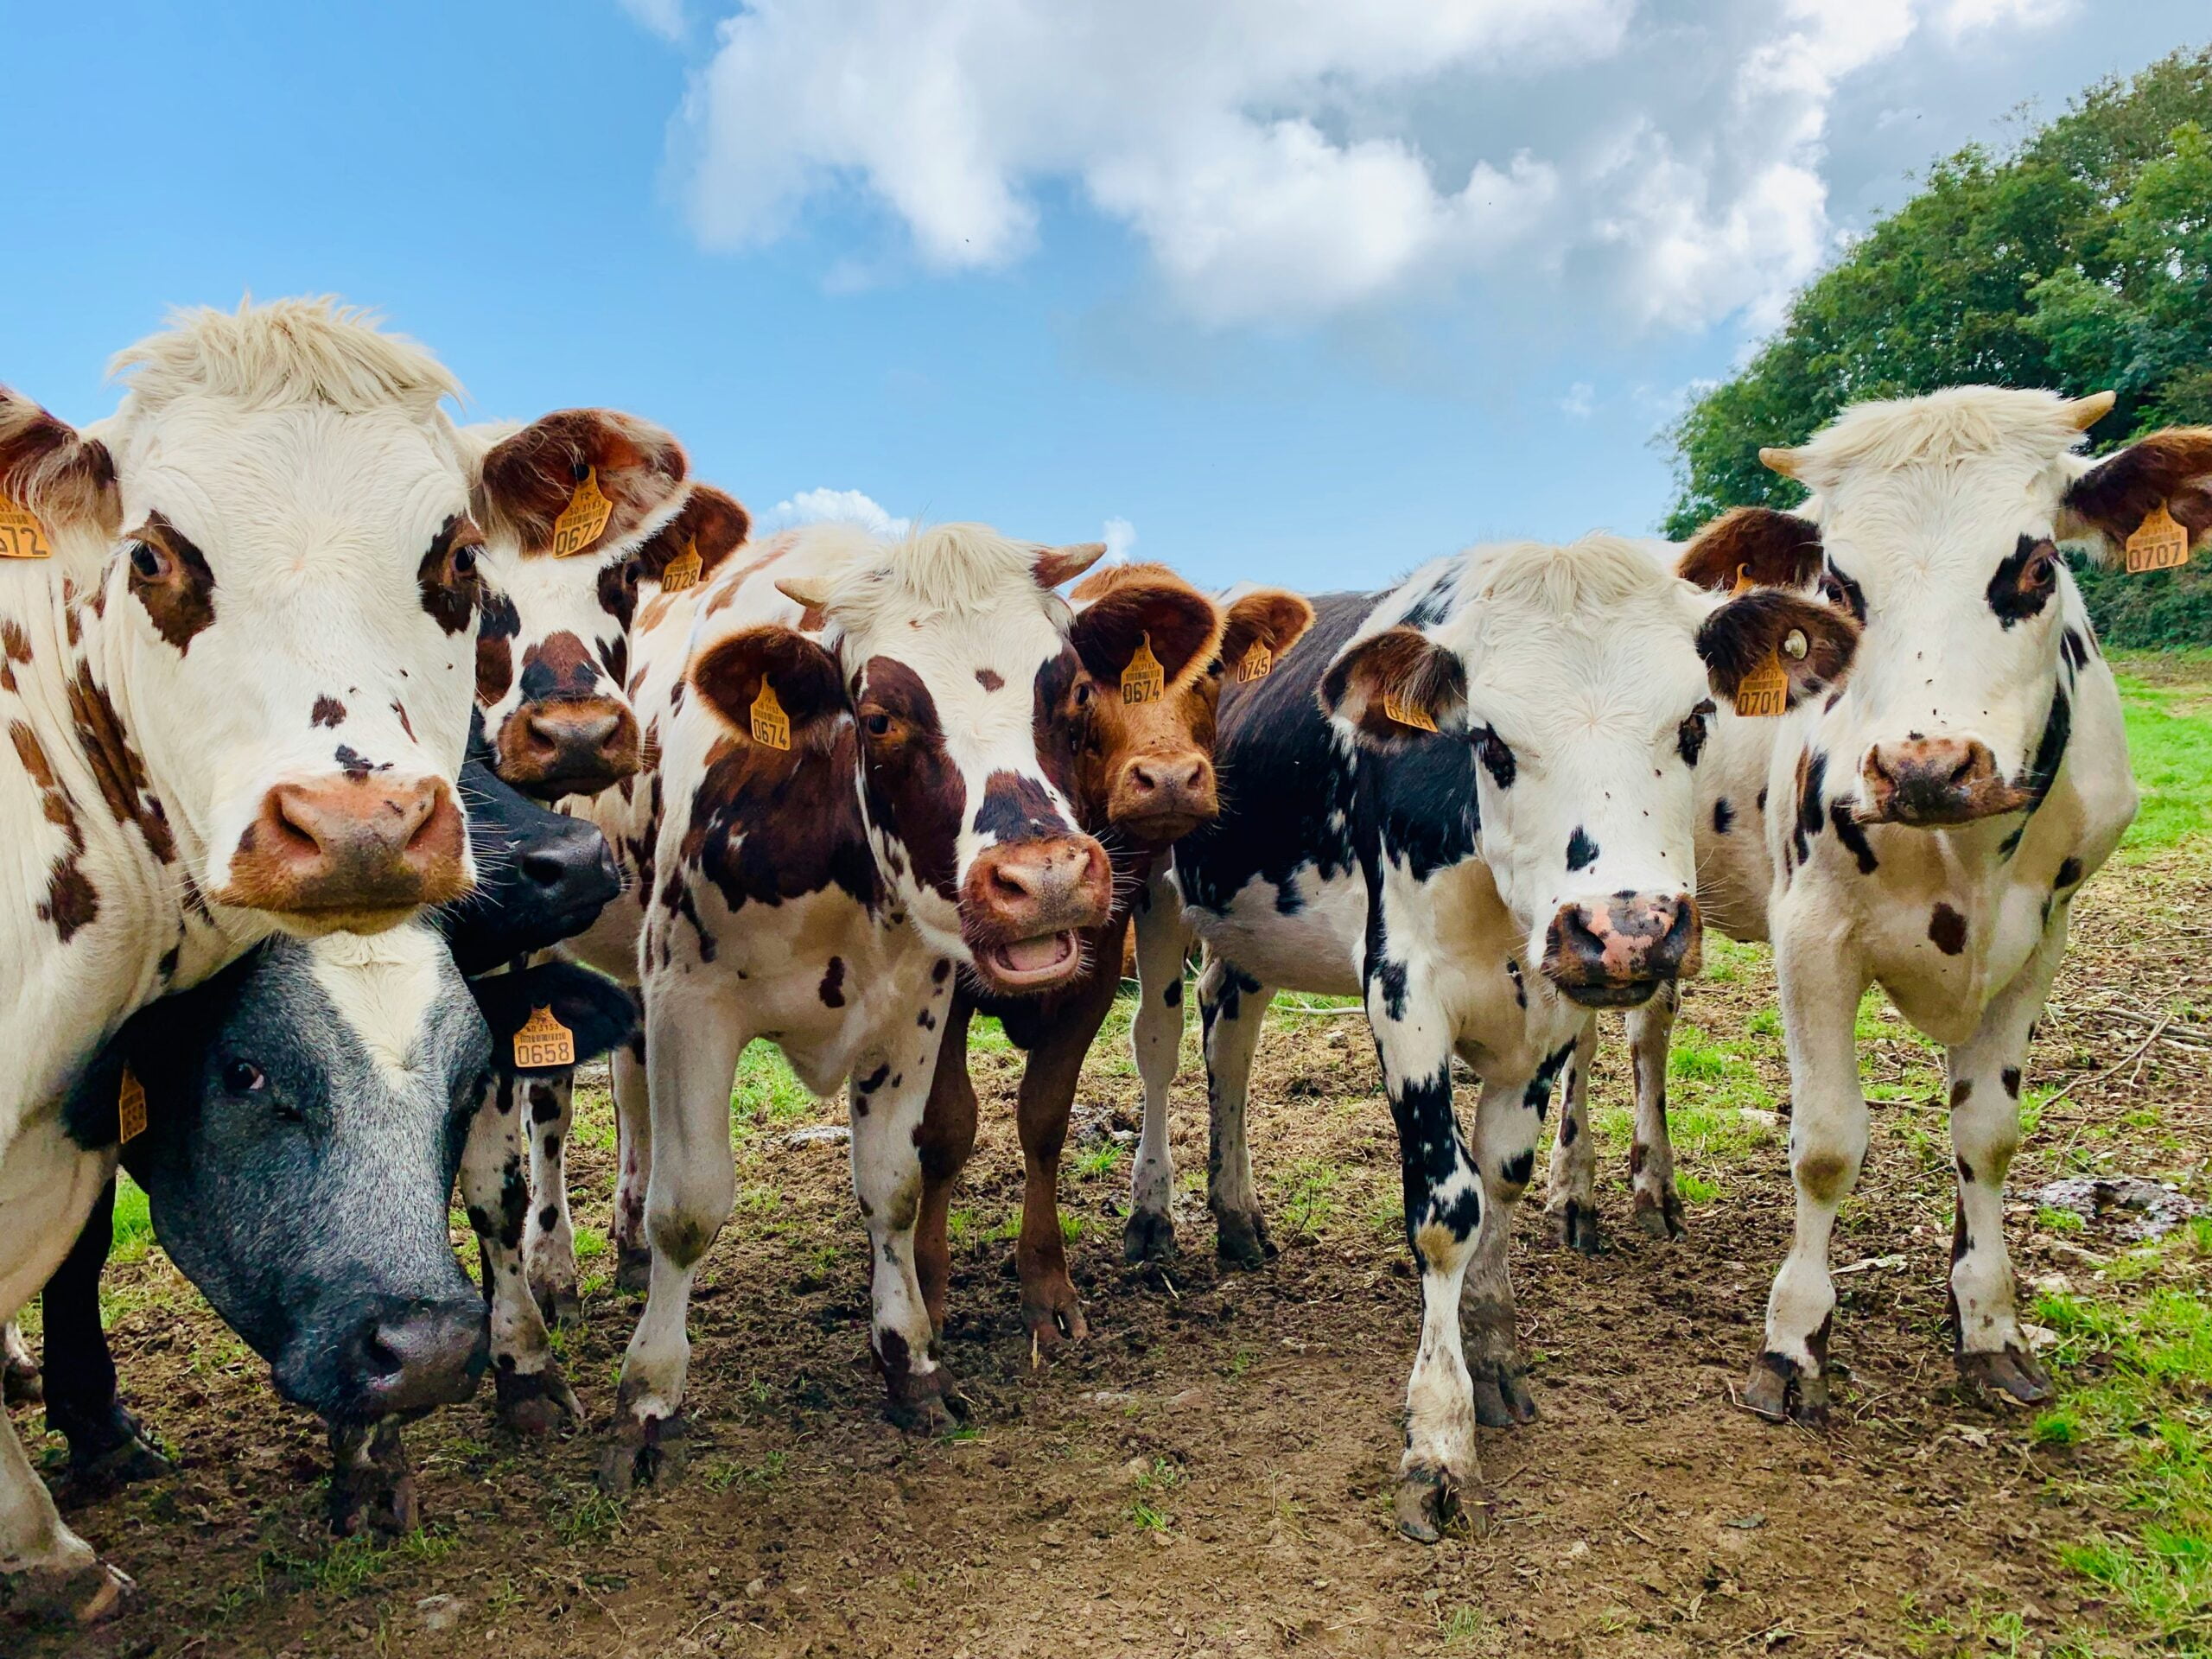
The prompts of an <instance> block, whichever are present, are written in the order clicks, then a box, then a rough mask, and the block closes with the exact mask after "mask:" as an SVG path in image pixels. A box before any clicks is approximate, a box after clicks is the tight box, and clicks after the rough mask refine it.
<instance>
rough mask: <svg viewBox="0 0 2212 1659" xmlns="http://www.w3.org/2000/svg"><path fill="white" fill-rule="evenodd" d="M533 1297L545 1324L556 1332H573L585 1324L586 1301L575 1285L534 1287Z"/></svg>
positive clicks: (532, 1288) (532, 1287) (531, 1290)
mask: <svg viewBox="0 0 2212 1659" xmlns="http://www.w3.org/2000/svg"><path fill="white" fill-rule="evenodd" d="M530 1294H531V1296H532V1297H533V1298H534V1299H535V1300H536V1301H537V1311H538V1313H540V1314H541V1315H543V1318H544V1320H545V1323H546V1324H547V1325H549V1326H550V1327H551V1328H552V1329H554V1330H556V1331H573V1330H575V1328H576V1327H577V1326H578V1325H582V1323H583V1322H584V1299H583V1298H582V1296H579V1295H578V1294H576V1287H575V1286H574V1285H548V1286H544V1287H540V1286H537V1285H532V1286H531V1287H530Z"/></svg>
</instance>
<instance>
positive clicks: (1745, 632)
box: [1697, 588, 1859, 709]
mask: <svg viewBox="0 0 2212 1659" xmlns="http://www.w3.org/2000/svg"><path fill="white" fill-rule="evenodd" d="M1793 632H1796V633H1798V634H1802V636H1803V638H1804V640H1805V655H1804V656H1802V657H1791V656H1789V655H1788V654H1786V653H1785V652H1783V650H1782V646H1783V644H1784V642H1785V641H1786V640H1787V639H1789V636H1790V634H1791V633H1793ZM1858 649H1859V624H1858V622H1857V621H1856V620H1853V617H1852V616H1851V614H1850V613H1848V612H1847V611H1840V610H1838V609H1837V608H1836V607H1834V606H1833V605H1828V604H1826V603H1824V602H1822V601H1819V600H1812V599H1806V598H1804V597H1803V596H1802V595H1801V594H1791V593H1783V592H1781V591H1778V590H1777V589H1772V588H1761V589H1758V590H1755V591H1754V592H1751V593H1748V594H1745V595H1744V596H1743V597H1742V598H1740V599H1736V600H1732V601H1729V602H1728V603H1727V604H1726V605H1723V606H1721V607H1719V609H1718V610H1716V611H1714V612H1713V613H1712V614H1711V615H1710V616H1708V617H1707V618H1706V619H1705V620H1704V621H1703V622H1702V623H1700V625H1699V626H1698V631H1697V654H1698V655H1699V656H1700V658H1704V660H1705V667H1706V676H1707V679H1708V680H1709V681H1710V682H1711V683H1712V686H1713V690H1714V692H1715V693H1716V694H1717V695H1719V696H1724V697H1732V696H1735V695H1736V692H1737V689H1738V687H1739V686H1741V685H1742V684H1743V683H1744V681H1745V678H1746V677H1748V676H1749V675H1750V674H1751V671H1753V670H1754V669H1758V668H1762V667H1764V666H1765V665H1766V664H1769V663H1775V664H1779V665H1780V667H1781V669H1782V671H1783V673H1784V674H1785V675H1787V676H1788V677H1789V707H1790V708H1793V709H1794V708H1796V706H1797V704H1798V703H1799V702H1802V701H1803V700H1804V699H1805V698H1807V697H1809V696H1817V695H1818V694H1819V693H1821V691H1824V690H1827V688H1828V687H1829V686H1830V685H1833V684H1834V683H1836V682H1837V681H1839V680H1840V679H1841V678H1843V677H1844V676H1845V675H1846V674H1847V672H1849V671H1850V668H1851V660H1852V658H1853V656H1854V655H1855V654H1856V653H1857V652H1858Z"/></svg>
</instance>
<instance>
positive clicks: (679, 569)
mask: <svg viewBox="0 0 2212 1659" xmlns="http://www.w3.org/2000/svg"><path fill="white" fill-rule="evenodd" d="M703 569H706V566H705V564H704V563H702V561H701V559H700V557H699V543H696V542H686V543H683V551H682V552H681V553H679V554H677V556H675V557H674V558H672V559H671V560H670V561H669V562H668V564H667V566H666V567H665V568H664V569H663V570H662V571H661V573H660V590H661V592H663V593H664V594H680V593H682V592H683V590H684V589H685V588H696V587H697V586H698V585H699V573H700V572H701V571H702V570H703Z"/></svg>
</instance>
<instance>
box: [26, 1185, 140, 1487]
mask: <svg viewBox="0 0 2212 1659" xmlns="http://www.w3.org/2000/svg"><path fill="white" fill-rule="evenodd" d="M114 1241H115V1183H114V1181H113V1180H110V1181H109V1182H108V1184H107V1185H105V1186H104V1187H102V1188H101V1189H100V1195H99V1198H97V1199H95V1200H94V1201H93V1204H92V1214H91V1215H89V1216H87V1217H86V1218H85V1225H84V1229H83V1230H82V1231H80V1232H79V1233H78V1235H77V1242H76V1243H74V1244H73V1245H71V1246H70V1247H69V1254H68V1255H65V1256H64V1257H62V1258H61V1265H60V1267H58V1268H55V1269H54V1277H52V1278H51V1279H49V1280H48V1281H46V1288H45V1289H44V1290H43V1291H41V1292H40V1293H39V1306H40V1311H41V1313H42V1314H43V1315H44V1322H45V1326H46V1385H47V1386H46V1426H47V1427H48V1428H49V1429H52V1430H54V1431H55V1432H56V1433H60V1435H61V1436H62V1437H63V1438H64V1439H65V1440H67V1441H68V1442H69V1482H70V1484H71V1485H72V1486H73V1487H75V1488H77V1489H78V1490H79V1491H86V1492H90V1491H105V1490H107V1489H108V1488H111V1487H114V1486H121V1485H126V1484H129V1483H130V1482H131V1481H134V1480H150V1479H152V1478H154V1477H155V1476H156V1475H165V1474H168V1472H169V1471H170V1469H171V1467H172V1465H170V1463H169V1460H168V1459H167V1458H165V1457H163V1456H162V1453H161V1452H160V1451H159V1450H158V1449H157V1448H156V1446H155V1445H154V1443H153V1442H152V1441H151V1440H148V1439H147V1438H146V1434H145V1431H144V1430H143V1429H142V1428H140V1427H139V1426H138V1420H137V1418H135V1417H133V1416H132V1415H131V1414H130V1413H129V1412H127V1411H125V1410H124V1408H123V1402H121V1401H120V1400H118V1398H117V1397H116V1391H115V1357H114V1356H113V1355H112V1354H111V1353H110V1351H108V1345H107V1332H106V1331H105V1330H104V1329H103V1328H102V1327H101V1325H100V1272H101V1270H102V1269H103V1268H105V1267H106V1266H107V1255H108V1250H109V1248H110V1247H111V1245H112V1244H113V1243H114Z"/></svg>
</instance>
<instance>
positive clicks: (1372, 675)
mask: <svg viewBox="0 0 2212 1659" xmlns="http://www.w3.org/2000/svg"><path fill="white" fill-rule="evenodd" d="M1385 696H1389V697H1390V698H1392V699H1393V700H1394V701H1395V702H1396V703H1397V704H1398V705H1399V706H1400V707H1401V708H1403V709H1408V710H1417V711H1419V712H1420V713H1421V715H1425V716H1426V717H1427V719H1429V720H1431V721H1434V722H1435V723H1436V724H1437V725H1438V726H1443V725H1444V724H1446V721H1448V720H1453V719H1457V718H1458V717H1459V715H1460V714H1461V712H1462V711H1463V710H1464V709H1465V707H1466V702H1467V670H1466V664H1464V663H1462V662H1461V661H1460V660H1459V654H1458V653H1457V652H1452V651H1448V650H1446V649H1445V648H1444V647H1442V646H1440V645H1436V644H1434V643H1433V642H1432V641H1431V640H1429V639H1427V638H1426V637H1425V636H1423V634H1422V633H1421V631H1420V630H1419V629H1418V628H1408V627H1402V626H1401V627H1395V628H1385V629H1384V630H1383V632H1380V633H1377V634H1375V635H1372V636H1370V638H1368V639H1363V640H1362V641H1360V643H1359V644H1358V645H1355V646H1353V647H1352V648H1351V650H1350V651H1348V652H1345V653H1344V655H1343V656H1342V657H1339V658H1338V659H1337V660H1336V661H1335V662H1333V663H1332V664H1330V665H1329V668H1328V671H1326V672H1325V673H1324V674H1323V675H1322V677H1321V685H1320V698H1321V706H1322V707H1323V708H1324V709H1328V710H1329V711H1330V712H1331V713H1332V714H1336V715H1351V716H1352V719H1353V723H1354V725H1355V726H1356V728H1357V730H1358V732H1359V734H1360V736H1361V738H1362V739H1363V740H1364V741H1367V742H1369V743H1370V744H1372V745H1374V746H1376V747H1380V748H1385V749H1389V748H1396V747H1401V746H1402V745H1404V744H1406V743H1408V742H1411V741H1415V740H1417V739H1420V738H1421V737H1424V736H1426V735H1427V734H1426V733H1424V732H1422V731H1421V729H1419V728H1416V727H1412V726H1408V725H1405V724H1402V722H1400V721H1396V720H1394V719H1392V718H1391V717H1390V715H1389V714H1388V713H1387V712H1385V710H1384V709H1383V698H1384V697H1385Z"/></svg>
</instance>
